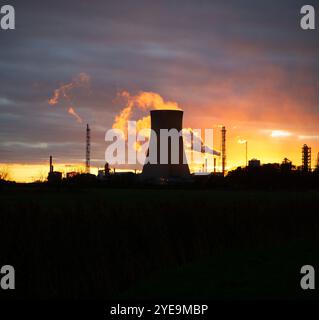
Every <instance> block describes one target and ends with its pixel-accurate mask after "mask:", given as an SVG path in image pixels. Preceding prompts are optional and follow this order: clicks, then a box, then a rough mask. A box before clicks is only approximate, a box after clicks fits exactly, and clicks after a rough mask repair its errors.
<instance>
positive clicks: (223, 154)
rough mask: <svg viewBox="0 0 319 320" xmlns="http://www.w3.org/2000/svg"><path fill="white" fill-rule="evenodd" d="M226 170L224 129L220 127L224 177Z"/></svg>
mask: <svg viewBox="0 0 319 320" xmlns="http://www.w3.org/2000/svg"><path fill="white" fill-rule="evenodd" d="M225 169H226V128H225V127H222V173H223V176H225Z"/></svg>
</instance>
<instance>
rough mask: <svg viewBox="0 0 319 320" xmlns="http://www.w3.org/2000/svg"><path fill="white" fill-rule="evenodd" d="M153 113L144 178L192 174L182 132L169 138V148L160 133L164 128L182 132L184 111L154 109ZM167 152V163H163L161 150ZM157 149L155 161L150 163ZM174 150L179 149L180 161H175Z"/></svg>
mask: <svg viewBox="0 0 319 320" xmlns="http://www.w3.org/2000/svg"><path fill="white" fill-rule="evenodd" d="M150 114H151V129H152V131H151V136H150V142H149V148H148V152H147V158H146V163H145V164H144V166H143V171H142V178H143V179H157V178H184V177H188V176H189V175H190V171H189V167H188V164H187V163H185V161H184V159H186V155H185V150H184V141H183V136H182V135H181V134H180V135H179V137H178V139H177V141H176V139H171V138H169V139H168V143H167V145H166V147H167V149H166V150H165V148H162V146H161V143H162V142H163V141H161V138H160V135H161V130H162V129H167V130H172V129H173V130H174V129H175V130H176V131H177V132H178V133H180V132H181V131H182V129H183V111H182V110H152V111H150ZM163 149H164V152H165V153H167V154H166V155H165V156H167V163H166V164H165V163H162V162H163V161H162V159H163V156H164V155H162V154H161V151H162V152H163ZM155 150H156V156H155V158H156V159H155V160H156V161H154V162H155V163H150V162H149V161H148V159H150V158H151V157H152V155H151V153H152V152H153V151H155ZM172 150H178V161H177V163H175V162H174V161H173V157H172Z"/></svg>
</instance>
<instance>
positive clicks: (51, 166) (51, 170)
mask: <svg viewBox="0 0 319 320" xmlns="http://www.w3.org/2000/svg"><path fill="white" fill-rule="evenodd" d="M50 172H53V164H52V156H50Z"/></svg>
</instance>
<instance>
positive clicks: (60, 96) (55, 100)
mask: <svg viewBox="0 0 319 320" xmlns="http://www.w3.org/2000/svg"><path fill="white" fill-rule="evenodd" d="M90 80H91V79H90V76H89V75H87V74H86V73H80V74H78V75H77V76H76V77H74V78H73V80H72V81H71V82H70V83H67V84H63V85H62V86H61V87H59V88H58V89H55V90H54V92H53V95H52V97H51V98H50V99H49V100H48V103H49V105H50V106H54V105H57V104H59V103H63V101H66V102H67V103H68V104H71V105H72V107H69V108H68V109H67V112H68V113H69V114H71V115H72V116H73V117H74V118H75V119H76V121H78V122H82V119H81V117H80V116H79V115H78V113H77V112H76V111H75V107H74V102H73V91H74V89H77V88H83V89H87V88H89V87H90Z"/></svg>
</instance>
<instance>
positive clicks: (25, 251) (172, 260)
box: [0, 185, 319, 299]
mask: <svg viewBox="0 0 319 320" xmlns="http://www.w3.org/2000/svg"><path fill="white" fill-rule="evenodd" d="M318 199H319V191H311V190H307V191H292V190H290V191H280V190H276V191H265V190H263V191H250V190H242V191H238V190H207V189H206V190H204V189H201V190H182V189H175V190H173V189H164V190H160V189H103V188H99V189H88V188H81V189H76V188H73V189H65V188H54V187H48V186H46V187H43V186H36V185H35V186H11V187H10V186H8V187H6V188H3V189H2V190H0V201H1V213H0V265H4V264H11V265H13V266H14V267H15V270H16V290H14V291H10V292H7V291H6V292H4V291H1V290H0V297H3V298H10V297H12V298H44V299H47V298H92V299H93V298H121V297H123V298H125V297H128V296H129V297H131V298H132V297H133V298H139V297H144V298H145V297H152V296H154V297H158V296H159V297H175V298H185V297H186V298H187V297H201V298H229V297H231V298H236V297H239V298H254V297H257V298H258V297H272V298H273V297H283V298H287V297H308V296H311V297H315V296H317V295H318V294H316V292H314V293H307V294H305V293H304V292H303V291H302V290H301V289H300V286H299V282H300V278H301V277H300V268H301V266H302V265H304V264H313V265H314V266H315V267H316V266H317V268H318V271H319V253H318V252H317V251H318V250H317V249H314V248H317V244H318V243H319V218H318Z"/></svg>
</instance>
